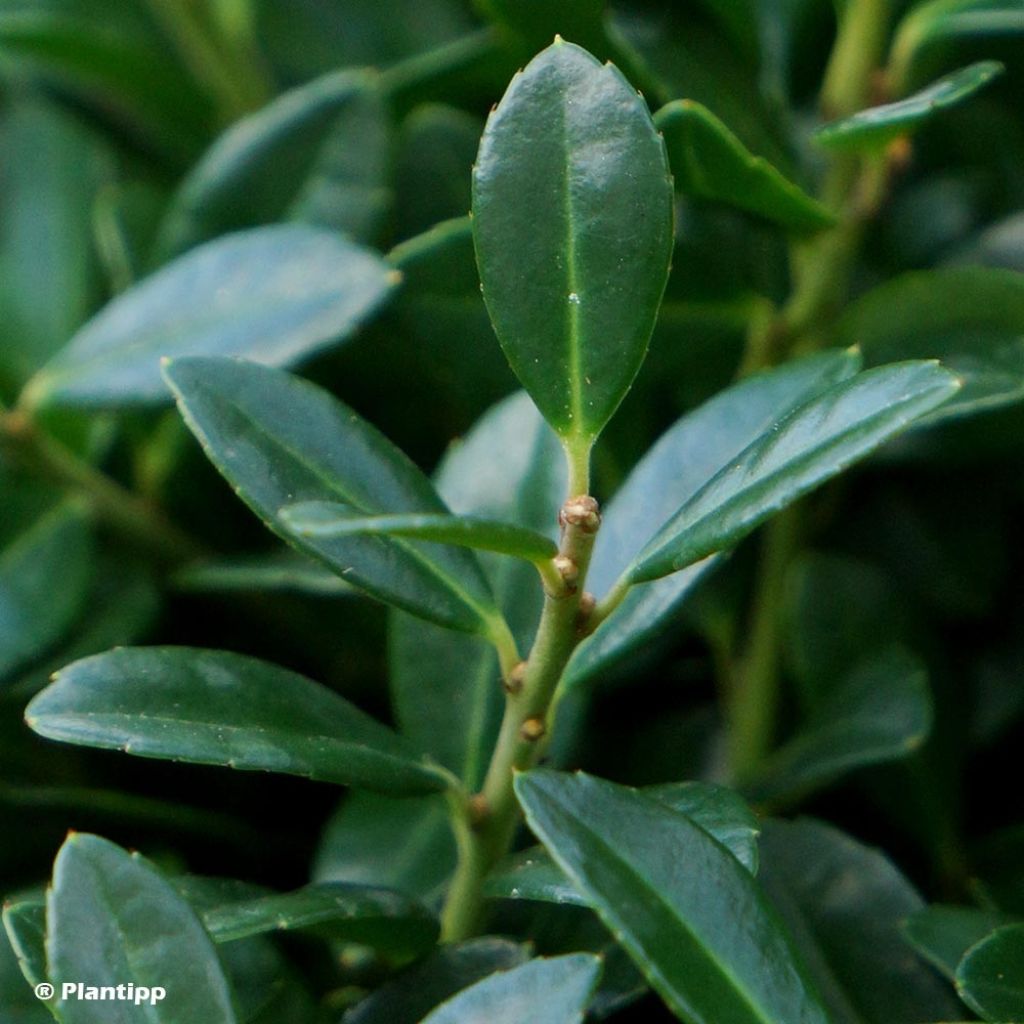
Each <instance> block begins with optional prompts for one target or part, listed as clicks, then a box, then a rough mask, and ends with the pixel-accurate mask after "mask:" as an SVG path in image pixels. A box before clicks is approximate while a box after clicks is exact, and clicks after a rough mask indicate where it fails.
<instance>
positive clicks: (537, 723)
mask: <svg viewBox="0 0 1024 1024" xmlns="http://www.w3.org/2000/svg"><path fill="white" fill-rule="evenodd" d="M546 731H547V729H546V727H545V725H544V719H543V718H539V717H535V718H528V719H527V720H526V721H525V722H523V725H522V728H521V729H520V730H519V733H520V735H521V736H522V737H523V739H524V740H526V742H527V743H536V742H537V740H539V739H540V738H541V736H543V735H544V733H545V732H546Z"/></svg>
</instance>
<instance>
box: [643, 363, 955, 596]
mask: <svg viewBox="0 0 1024 1024" xmlns="http://www.w3.org/2000/svg"><path fill="white" fill-rule="evenodd" d="M959 387H960V383H959V381H958V379H957V378H956V377H954V376H953V374H951V373H949V372H948V371H947V370H944V369H942V368H941V367H940V366H938V365H937V364H934V363H928V362H919V363H904V364H902V365H898V366H887V367H880V368H879V369H876V370H868V371H867V372H865V373H861V374H858V375H857V376H856V377H854V378H853V379H852V380H849V381H846V382H844V383H842V384H838V385H836V386H835V387H833V388H831V389H830V390H828V391H826V392H825V393H824V394H823V395H821V396H819V397H818V398H815V399H812V400H811V401H810V402H808V403H807V404H806V405H804V406H802V407H801V408H800V409H798V410H797V411H796V412H794V413H792V414H791V415H790V416H788V417H787V418H786V419H784V420H782V422H780V423H777V424H776V425H775V426H774V427H773V428H772V429H771V430H769V431H768V432H767V433H766V434H765V435H764V436H763V437H761V438H760V439H759V440H758V441H755V442H754V443H753V444H752V445H750V447H749V448H747V449H746V450H745V451H744V452H743V453H742V455H740V456H739V457H738V458H737V459H736V461H735V462H734V463H733V464H732V465H730V466H728V467H726V468H725V469H723V470H722V471H721V472H720V473H718V475H717V476H715V477H714V478H713V479H712V480H711V481H710V482H709V483H708V484H707V485H706V486H705V487H704V488H702V489H701V490H700V491H699V492H698V493H697V494H695V495H694V496H693V497H692V498H691V499H690V500H689V501H687V502H686V503H685V504H684V505H683V507H682V508H681V509H680V510H679V511H678V512H677V513H676V515H675V516H673V518H672V519H670V520H669V521H668V523H666V525H665V526H664V527H663V528H662V529H661V531H660V532H659V533H658V535H657V536H656V537H655V538H654V539H653V540H652V541H651V542H650V543H649V544H648V545H647V547H645V548H644V550H643V551H641V552H640V554H639V555H638V556H637V559H636V561H635V562H634V563H633V565H632V567H631V568H630V570H629V578H630V579H631V580H632V581H633V582H642V581H644V580H652V579H657V578H658V577H659V576H665V575H667V574H668V573H670V572H675V571H676V570H678V569H684V568H686V567H687V566H688V565H692V564H693V563H694V562H697V561H699V560H700V559H701V558H704V557H706V556H707V555H710V554H711V553H712V552H714V551H719V550H722V549H723V548H728V547H731V546H733V545H734V544H736V543H738V542H739V541H740V540H741V539H742V538H743V537H745V536H746V535H747V534H748V533H749V532H750V531H751V530H753V529H754V528H756V527H757V526H759V525H760V524H761V523H762V522H764V520H765V519H768V518H769V517H770V516H772V515H773V514H774V513H776V512H778V511H779V510H780V509H781V508H784V507H785V506H786V505H789V504H791V503H792V502H794V501H796V500H797V498H800V497H802V496H803V495H804V494H806V493H807V492H808V491H810V490H812V489H813V488H814V487H817V486H818V485H819V484H821V483H824V482H825V481H826V480H828V479H829V478H830V477H833V476H835V475H836V474H838V473H840V472H842V471H843V470H844V469H846V468H847V467H848V466H850V465H852V464H853V463H854V462H856V461H857V460H858V459H862V458H864V457H865V456H866V455H869V454H870V453H871V452H873V451H874V450H875V449H876V448H878V447H879V445H881V444H883V443H884V442H885V441H887V440H889V438H891V437H894V436H895V435H896V434H898V433H899V432H900V431H901V430H904V429H905V428H906V427H907V426H908V425H909V424H910V423H912V422H913V421H914V420H915V419H917V418H918V417H920V416H923V415H924V414H925V413H927V412H931V411H932V410H933V409H934V408H935V407H936V406H938V405H940V404H941V403H942V402H944V401H946V400H947V399H948V398H950V397H951V396H952V395H954V394H955V393H956V392H957V390H958V389H959Z"/></svg>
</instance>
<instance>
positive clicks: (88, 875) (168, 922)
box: [46, 834, 236, 1024]
mask: <svg viewBox="0 0 1024 1024" xmlns="http://www.w3.org/2000/svg"><path fill="white" fill-rule="evenodd" d="M47 920H48V922H49V935H48V937H47V943H46V949H47V954H48V958H49V964H50V981H51V982H52V983H53V984H54V986H55V987H56V989H57V994H58V995H57V1000H56V1002H55V1004H54V1005H55V1007H56V1009H57V1012H58V1013H59V1014H60V1019H61V1021H63V1022H66V1024H115V1022H116V1024H121V1022H124V1024H128V1022H130V1021H132V1020H137V1019H138V1012H139V1011H138V1010H137V1009H136V1007H135V1006H134V1005H133V1004H132V1003H124V1002H122V1003H116V1002H110V1001H106V1002H90V1001H86V1000H78V999H64V998H62V997H61V995H60V993H61V986H62V984H63V983H64V982H74V983H76V984H77V983H85V984H89V985H96V986H104V985H107V986H115V987H116V986H117V985H127V984H129V983H131V984H134V985H135V986H136V987H137V988H138V987H145V988H149V989H152V988H154V987H159V988H163V989H164V990H165V992H166V998H165V999H163V1000H161V1001H158V1002H156V1003H154V1004H153V1005H152V1006H148V1005H147V1007H146V1009H145V1011H144V1013H145V1015H146V1018H147V1020H148V1021H151V1022H152V1024H189V1022H194V1021H198V1020H202V1021H204V1022H206V1024H235V1020H236V1018H235V1013H234V1010H233V1008H232V997H231V993H230V991H229V988H228V983H227V981H226V980H225V978H224V975H223V973H222V971H221V967H220V964H219V962H218V960H217V954H216V952H215V950H214V947H213V943H212V942H211V940H210V938H209V936H208V935H207V934H206V932H205V931H204V930H203V926H202V925H201V924H200V923H199V919H198V918H197V917H196V915H195V913H194V911H193V910H192V908H191V907H189V905H188V904H187V903H186V902H185V901H184V900H183V899H182V898H181V897H180V896H179V895H178V894H177V893H176V892H175V891H174V888H173V887H172V886H171V885H170V883H169V882H167V881H165V880H164V879H163V878H162V877H161V876H160V875H159V874H158V873H157V872H156V870H155V869H154V868H152V867H151V866H150V865H149V864H147V863H146V862H145V861H144V860H143V859H142V858H140V857H138V856H134V857H133V856H131V855H129V854H128V853H127V852H126V851H124V850H122V849H121V848H120V847H118V846H115V845H114V844H113V843H110V842H107V840H105V839H100V838H99V837H98V836H91V835H85V834H72V835H71V836H70V837H69V838H68V839H67V841H66V842H65V843H64V845H63V846H62V847H61V850H60V853H58V855H57V862H56V864H55V866H54V874H53V884H52V888H51V889H50V891H49V895H48V898H47ZM83 935H88V936H89V941H87V942H86V941H83ZM86 979H87V980H86ZM172 979H173V982H172Z"/></svg>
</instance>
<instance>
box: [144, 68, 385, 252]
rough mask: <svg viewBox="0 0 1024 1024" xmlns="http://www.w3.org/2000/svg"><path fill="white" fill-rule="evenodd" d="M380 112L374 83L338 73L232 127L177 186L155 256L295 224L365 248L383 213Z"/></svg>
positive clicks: (288, 94)
mask: <svg viewBox="0 0 1024 1024" xmlns="http://www.w3.org/2000/svg"><path fill="white" fill-rule="evenodd" d="M389 134H390V133H389V131H388V115H387V111H386V109H385V107H384V101H383V98H382V96H381V95H380V93H379V90H378V88H377V85H376V81H375V79H374V77H373V76H372V75H371V74H370V73H367V72H353V71H339V72H332V73H331V74H328V75H324V76H322V77H321V78H318V79H315V80H314V81H312V82H309V83H308V84H306V85H302V86H300V87H299V88H297V89H292V90H290V91H289V92H286V93H284V94H283V95H281V96H279V97H278V98H277V99H275V100H274V101H273V102H272V103H270V104H269V105H268V106H266V107H264V108H263V109H262V110H259V111H257V112H256V113H254V114H250V115H249V116H248V117H244V118H242V119H241V120H239V121H237V122H235V124H233V125H232V126H231V127H230V128H229V129H228V130H227V131H226V132H225V133H224V134H223V135H222V136H221V137H220V138H219V139H217V141H216V142H215V143H214V144H213V146H212V147H211V148H210V149H209V150H208V151H207V152H206V154H205V155H204V156H203V158H202V159H201V160H200V161H199V163H198V164H197V165H196V166H195V167H194V168H193V170H192V171H191V172H190V173H189V175H188V177H187V178H186V179H185V181H184V182H183V183H182V185H181V186H180V188H179V190H178V193H177V195H176V197H175V199H174V200H173V202H172V204H171V207H170V209H169V211H168V213H167V215H166V217H165V220H164V224H163V226H162V228H161V238H160V249H161V253H162V254H163V255H164V256H165V257H167V256H174V255H177V254H179V253H181V252H183V251H185V250H186V249H190V248H192V247H193V246H194V245H197V244H198V243H200V242H204V241H206V240H207V239H208V238H212V237H214V236H216V235H220V234H223V233H225V232H228V231H237V230H239V229H241V228H249V227H255V226H256V225H258V224H269V223H272V222H274V221H279V220H291V219H297V220H301V221H304V222H306V223H311V224H316V225H318V226H320V227H325V228H333V229H334V230H336V231H340V232H341V233H342V234H345V235H347V236H348V237H350V238H353V239H356V240H359V241H372V240H373V238H374V237H375V235H376V232H377V229H378V227H379V225H380V221H381V218H382V215H383V214H384V212H385V211H386V208H387V205H388V201H389V195H388V188H387V176H388V171H389V167H388V163H389V156H390V138H389Z"/></svg>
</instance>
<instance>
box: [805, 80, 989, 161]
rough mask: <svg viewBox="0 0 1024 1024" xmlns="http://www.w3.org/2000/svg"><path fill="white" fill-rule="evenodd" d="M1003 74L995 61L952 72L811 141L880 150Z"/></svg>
mask: <svg viewBox="0 0 1024 1024" xmlns="http://www.w3.org/2000/svg"><path fill="white" fill-rule="evenodd" d="M1002 73H1003V65H1002V64H1000V63H999V62H998V61H994V60H984V61H979V62H978V63H977V64H972V65H971V66H970V67H966V68H961V69H960V70H959V71H954V72H953V73H952V74H950V75H946V76H945V77H944V78H940V79H939V80H938V81H937V82H933V83H932V84H931V85H929V86H928V88H927V89H922V90H921V91H920V92H918V93H915V94H914V95H913V96H908V97H907V98H906V99H904V100H900V101H899V102H898V103H888V104H886V105H884V106H881V107H872V108H870V109H869V110H862V111H861V112H860V113H858V114H854V115H853V116H852V117H846V118H843V119H842V120H841V121H833V122H832V123H831V124H827V125H825V126H824V127H823V128H819V129H818V131H817V132H816V133H815V136H814V138H815V139H816V140H817V141H818V142H819V143H820V144H821V145H822V146H826V147H827V148H829V149H836V150H872V149H880V148H882V147H884V146H886V145H887V144H888V143H890V142H892V140H893V139H897V138H899V137H900V136H903V135H910V134H912V133H913V132H915V131H917V130H918V129H919V128H922V127H924V125H926V124H927V123H928V122H929V121H930V120H931V119H932V118H933V117H935V116H936V115H937V114H940V113H941V112H942V111H943V110H948V109H949V108H950V107H955V106H958V105H959V104H961V103H963V102H964V101H965V100H967V99H969V98H970V97H971V96H973V95H974V94H975V93H976V92H977V91H978V90H979V89H983V88H984V87H985V86H986V85H988V83H989V82H991V81H992V80H993V79H994V78H997V77H998V76H999V75H1001V74H1002Z"/></svg>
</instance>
